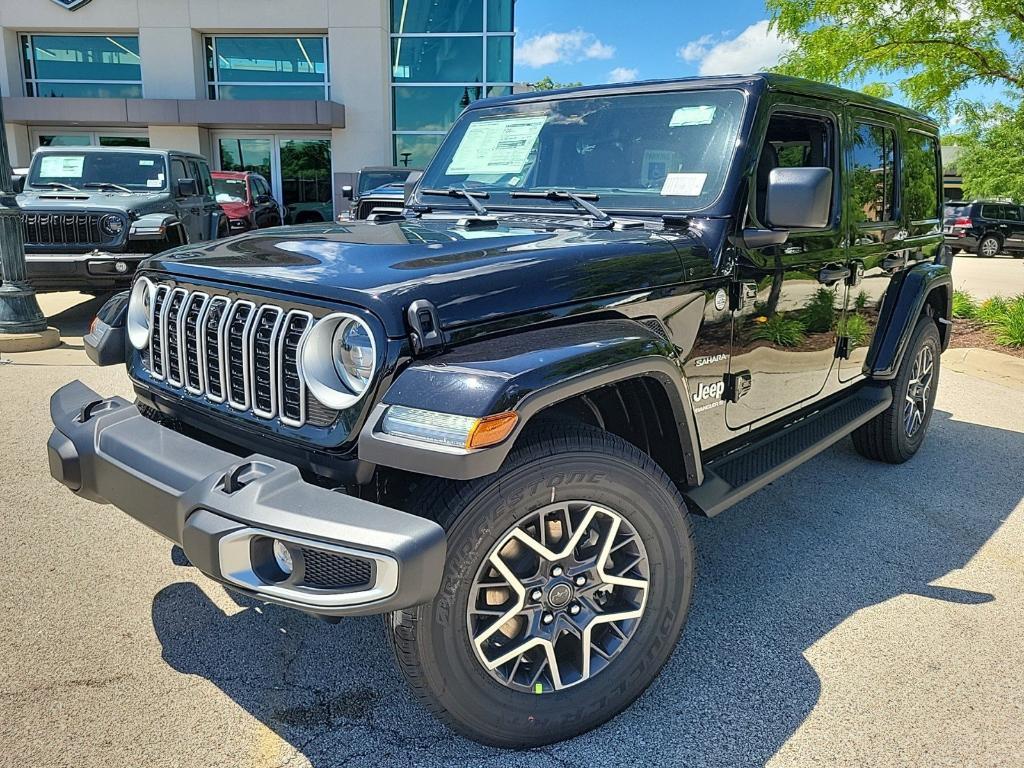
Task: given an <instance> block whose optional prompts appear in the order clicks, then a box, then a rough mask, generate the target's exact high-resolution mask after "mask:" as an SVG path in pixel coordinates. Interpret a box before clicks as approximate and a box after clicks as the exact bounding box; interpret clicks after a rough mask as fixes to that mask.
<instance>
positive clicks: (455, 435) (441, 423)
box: [381, 405, 519, 450]
mask: <svg viewBox="0 0 1024 768" xmlns="http://www.w3.org/2000/svg"><path fill="white" fill-rule="evenodd" d="M518 422H519V414H517V413H514V412H513V411H507V412H505V413H498V414H495V415H494V416H484V417H476V416H460V415H458V414H454V413H440V412H438V411H426V410H423V409H420V408H408V407H406V406H403V405H392V406H389V407H388V410H387V413H386V414H385V416H384V420H383V422H382V423H381V430H382V431H383V432H384V433H385V434H388V435H394V436H395V437H402V438H405V439H408V440H416V441H419V442H423V443H433V444H435V445H443V446H447V447H449V448H461V449H465V450H471V449H474V448H486V447H487V446H490V445H496V444H498V443H500V442H501V441H502V440H504V439H505V438H506V437H508V436H509V435H511V434H512V430H513V429H515V427H516V424H517V423H518Z"/></svg>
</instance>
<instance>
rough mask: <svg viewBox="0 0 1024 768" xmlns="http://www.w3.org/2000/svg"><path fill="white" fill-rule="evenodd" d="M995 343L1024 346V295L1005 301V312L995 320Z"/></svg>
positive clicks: (1007, 345) (1005, 345) (1006, 345)
mask: <svg viewBox="0 0 1024 768" xmlns="http://www.w3.org/2000/svg"><path fill="white" fill-rule="evenodd" d="M993 328H994V330H995V332H996V344H1002V345H1003V346H1004V347H1024V296H1018V297H1017V298H1015V299H1013V300H1012V301H1010V302H1007V305H1006V312H1005V314H1003V315H1002V316H1000V317H999V319H997V320H996V321H995V324H994V325H993Z"/></svg>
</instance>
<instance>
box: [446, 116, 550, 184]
mask: <svg viewBox="0 0 1024 768" xmlns="http://www.w3.org/2000/svg"><path fill="white" fill-rule="evenodd" d="M545 122H547V117H544V116H536V117H509V118H501V119H495V120H481V121H480V122H477V123H473V124H472V125H470V126H469V128H467V129H466V134H465V136H463V137H462V141H461V142H459V147H458V149H456V150H455V156H454V157H452V161H451V163H450V164H449V165H448V170H447V171H445V173H446V174H447V175H449V176H454V175H462V174H476V173H494V174H499V175H503V174H506V173H521V172H522V170H523V167H524V166H525V165H526V161H527V159H528V158H529V156H530V152H531V151H532V150H533V147H534V145H535V144H536V143H537V137H538V136H539V135H540V129H541V128H543V127H544V123H545Z"/></svg>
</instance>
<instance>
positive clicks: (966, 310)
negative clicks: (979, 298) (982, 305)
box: [953, 291, 978, 320]
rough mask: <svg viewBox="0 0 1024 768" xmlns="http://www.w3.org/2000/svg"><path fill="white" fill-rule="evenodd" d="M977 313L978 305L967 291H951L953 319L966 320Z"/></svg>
mask: <svg viewBox="0 0 1024 768" xmlns="http://www.w3.org/2000/svg"><path fill="white" fill-rule="evenodd" d="M977 311H978V303H977V302H976V301H975V300H974V297H973V296H971V294H969V293H968V292H967V291H953V317H956V318H959V319H960V320H967V319H969V318H972V317H974V314H975V312H977Z"/></svg>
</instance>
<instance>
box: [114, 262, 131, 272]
mask: <svg viewBox="0 0 1024 768" xmlns="http://www.w3.org/2000/svg"><path fill="white" fill-rule="evenodd" d="M114 269H116V270H117V271H118V272H120V273H121V274H122V275H123V274H124V273H125V272H127V271H128V265H127V264H125V263H124V262H123V261H115V262H114Z"/></svg>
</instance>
